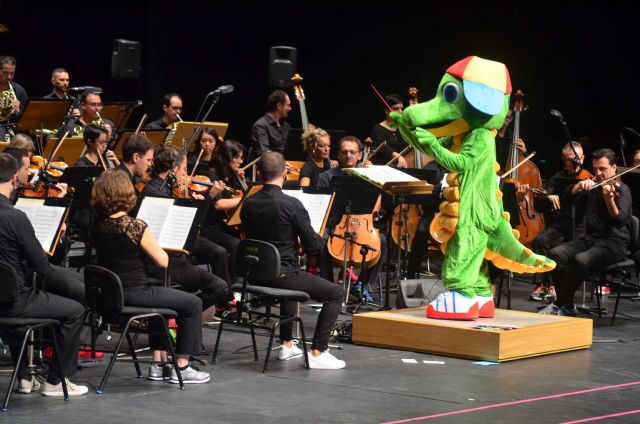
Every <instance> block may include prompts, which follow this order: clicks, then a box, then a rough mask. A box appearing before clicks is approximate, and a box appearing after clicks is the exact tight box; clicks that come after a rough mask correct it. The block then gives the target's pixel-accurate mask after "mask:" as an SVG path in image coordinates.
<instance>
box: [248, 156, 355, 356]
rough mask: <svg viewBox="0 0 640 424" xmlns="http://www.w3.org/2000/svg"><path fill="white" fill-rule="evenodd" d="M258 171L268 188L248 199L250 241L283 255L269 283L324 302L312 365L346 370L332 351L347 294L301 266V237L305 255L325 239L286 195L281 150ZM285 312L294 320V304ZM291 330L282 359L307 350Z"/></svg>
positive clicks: (284, 336)
mask: <svg viewBox="0 0 640 424" xmlns="http://www.w3.org/2000/svg"><path fill="white" fill-rule="evenodd" d="M258 173H259V176H260V179H261V180H262V181H263V182H264V187H263V188H262V190H260V191H259V192H258V193H256V194H254V195H253V196H251V197H249V198H247V199H246V200H245V202H244V206H243V207H242V211H241V213H240V216H241V218H242V222H243V226H244V229H245V231H246V233H247V237H248V238H251V239H257V240H262V241H266V242H269V243H272V244H273V245H275V246H276V247H277V248H278V250H279V251H280V264H281V269H280V272H281V273H282V274H281V276H280V278H278V279H276V280H273V281H270V282H265V283H264V285H268V286H271V287H277V288H283V289H289V290H300V291H304V292H307V293H308V294H309V296H310V297H311V298H312V299H314V300H317V301H320V302H323V305H322V312H320V315H319V316H318V323H317V324H316V330H315V333H314V336H313V344H312V345H311V354H310V355H309V367H310V368H314V369H340V368H344V367H345V362H344V361H341V360H339V359H337V358H335V357H334V356H333V355H331V354H330V353H329V349H328V343H329V335H330V334H331V331H332V330H333V328H334V327H335V324H336V320H337V318H338V314H339V313H340V308H341V302H342V297H343V290H342V288H341V287H340V286H338V285H336V284H333V283H330V282H329V281H327V280H325V279H322V278H320V277H317V276H315V275H313V274H309V273H306V272H303V271H301V270H300V269H299V268H298V266H297V259H296V252H297V249H298V239H299V240H300V241H301V242H302V247H303V248H304V249H305V251H307V252H308V253H311V254H313V253H317V252H318V251H319V249H320V243H321V240H320V238H319V237H318V236H317V235H316V234H315V233H314V231H313V228H311V221H310V219H309V214H308V213H307V211H306V209H305V208H304V206H302V203H300V201H299V200H298V199H295V198H293V197H289V196H287V195H285V194H283V193H282V185H283V184H284V181H285V179H286V173H287V171H286V167H285V161H284V158H283V156H282V155H281V154H280V153H276V152H267V153H264V154H263V155H262V157H261V159H260V161H259V162H258ZM267 223H269V225H266V224H267ZM280 313H281V315H283V316H294V315H295V313H296V304H295V302H283V303H282V305H281V307H280ZM292 327H293V323H291V322H289V323H288V324H285V325H282V326H281V327H280V339H281V340H282V350H280V353H279V356H278V357H279V359H281V360H288V359H294V358H300V357H302V350H301V349H300V348H298V347H297V346H296V345H295V344H294V343H293V342H292V337H291V330H292Z"/></svg>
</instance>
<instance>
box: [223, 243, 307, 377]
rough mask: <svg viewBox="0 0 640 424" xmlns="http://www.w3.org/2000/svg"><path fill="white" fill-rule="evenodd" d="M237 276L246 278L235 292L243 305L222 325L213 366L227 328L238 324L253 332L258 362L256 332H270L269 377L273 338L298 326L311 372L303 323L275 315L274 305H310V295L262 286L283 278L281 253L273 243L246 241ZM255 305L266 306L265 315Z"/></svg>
mask: <svg viewBox="0 0 640 424" xmlns="http://www.w3.org/2000/svg"><path fill="white" fill-rule="evenodd" d="M236 272H237V274H238V275H242V276H243V279H242V283H241V284H240V283H236V284H234V285H233V286H232V287H231V288H232V290H233V291H236V292H240V294H241V296H240V301H239V302H238V303H237V304H236V308H237V312H236V313H232V314H229V315H227V316H225V317H223V318H222V320H221V321H220V326H219V327H218V337H217V339H216V346H215V349H214V351H213V358H212V360H213V362H216V358H217V355H218V347H219V345H220V336H221V335H222V329H223V327H224V325H225V324H234V325H236V326H241V327H248V328H249V331H250V333H251V341H252V344H253V354H254V357H255V360H256V361H257V360H258V348H257V345H256V337H255V329H256V328H258V329H263V330H267V331H269V346H268V348H267V354H266V358H265V360H264V366H263V368H262V372H263V373H265V372H267V366H268V363H269V356H270V354H271V346H272V345H273V337H274V334H275V331H276V329H277V328H278V327H279V326H280V325H282V324H285V323H288V322H297V323H298V324H299V325H300V330H301V336H302V340H301V343H302V347H303V351H304V364H305V368H307V369H309V358H308V356H307V345H306V338H305V335H304V325H303V323H302V319H300V317H297V316H294V317H283V316H280V315H276V314H273V313H272V312H271V307H272V306H273V305H277V304H279V303H282V302H285V301H287V302H307V301H308V300H309V295H308V294H307V293H306V292H303V291H297V290H285V289H278V288H273V287H266V286H261V285H260V283H261V282H265V281H271V280H275V279H276V278H278V277H279V276H280V252H279V251H278V249H277V248H276V247H275V246H274V245H272V244H271V243H267V242H264V241H259V240H251V239H249V240H242V241H241V242H240V244H239V245H238V260H237V263H236ZM249 296H251V299H249ZM255 304H260V305H264V307H265V311H264V312H258V311H254V310H252V308H253V305H255ZM244 311H246V316H245V315H244V314H243V312H244ZM272 319H273V320H278V321H277V322H276V323H274V324H273V325H269V324H267V323H268V322H269V321H270V320H272ZM263 320H264V321H266V322H265V323H264V324H261V323H259V322H258V321H263Z"/></svg>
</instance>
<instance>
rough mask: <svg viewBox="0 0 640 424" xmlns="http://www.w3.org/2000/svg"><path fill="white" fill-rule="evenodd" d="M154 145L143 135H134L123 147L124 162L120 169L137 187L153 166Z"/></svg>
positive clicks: (121, 163)
mask: <svg viewBox="0 0 640 424" xmlns="http://www.w3.org/2000/svg"><path fill="white" fill-rule="evenodd" d="M153 151H154V149H153V143H151V140H149V139H148V138H147V137H145V136H144V135H142V134H133V135H131V137H129V138H128V139H126V140H125V142H124V144H123V145H122V161H121V162H120V165H119V166H118V169H120V170H122V171H124V173H125V174H127V176H128V177H129V179H130V180H131V183H132V184H133V185H134V186H135V185H136V184H137V183H138V182H140V180H141V178H142V176H143V175H144V174H145V173H146V172H147V171H148V170H149V168H150V167H151V165H152V164H153Z"/></svg>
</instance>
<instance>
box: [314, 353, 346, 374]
mask: <svg viewBox="0 0 640 424" xmlns="http://www.w3.org/2000/svg"><path fill="white" fill-rule="evenodd" d="M346 365H347V364H346V363H345V362H344V361H341V360H340V359H338V358H336V357H335V356H333V355H332V354H330V353H329V349H327V350H325V351H324V352H322V353H321V354H320V356H313V355H309V368H312V369H315V370H339V369H341V368H344V367H345V366H346Z"/></svg>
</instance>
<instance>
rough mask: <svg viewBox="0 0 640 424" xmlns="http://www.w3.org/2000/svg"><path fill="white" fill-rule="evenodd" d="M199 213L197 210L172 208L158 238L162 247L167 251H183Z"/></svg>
mask: <svg viewBox="0 0 640 424" xmlns="http://www.w3.org/2000/svg"><path fill="white" fill-rule="evenodd" d="M197 211H198V209H197V208H189V207H185V206H175V205H174V206H171V208H170V209H169V213H168V214H167V218H166V219H165V222H164V226H163V227H162V232H161V233H160V237H158V243H160V246H161V247H163V248H165V249H178V250H179V249H183V248H184V244H185V243H186V242H187V237H189V231H190V230H191V224H192V223H193V219H194V218H195V216H196V212H197Z"/></svg>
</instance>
